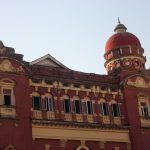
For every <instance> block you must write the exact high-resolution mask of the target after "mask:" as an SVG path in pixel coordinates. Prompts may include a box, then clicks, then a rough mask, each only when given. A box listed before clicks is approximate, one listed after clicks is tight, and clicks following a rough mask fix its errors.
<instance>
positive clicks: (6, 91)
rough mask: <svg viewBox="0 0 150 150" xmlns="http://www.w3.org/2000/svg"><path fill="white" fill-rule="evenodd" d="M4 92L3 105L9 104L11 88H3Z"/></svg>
mask: <svg viewBox="0 0 150 150" xmlns="http://www.w3.org/2000/svg"><path fill="white" fill-rule="evenodd" d="M3 94H4V105H6V106H10V105H11V89H3Z"/></svg>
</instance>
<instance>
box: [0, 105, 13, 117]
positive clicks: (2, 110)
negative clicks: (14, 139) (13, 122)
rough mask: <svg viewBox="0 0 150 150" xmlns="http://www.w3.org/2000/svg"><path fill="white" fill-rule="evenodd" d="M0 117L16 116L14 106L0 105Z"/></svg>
mask: <svg viewBox="0 0 150 150" xmlns="http://www.w3.org/2000/svg"><path fill="white" fill-rule="evenodd" d="M0 117H2V118H15V117H16V108H15V106H5V105H1V106H0Z"/></svg>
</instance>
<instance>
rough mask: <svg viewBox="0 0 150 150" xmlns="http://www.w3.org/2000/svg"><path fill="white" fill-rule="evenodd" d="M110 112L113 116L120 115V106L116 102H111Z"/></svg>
mask: <svg viewBox="0 0 150 150" xmlns="http://www.w3.org/2000/svg"><path fill="white" fill-rule="evenodd" d="M112 114H113V116H120V107H119V105H118V104H112Z"/></svg>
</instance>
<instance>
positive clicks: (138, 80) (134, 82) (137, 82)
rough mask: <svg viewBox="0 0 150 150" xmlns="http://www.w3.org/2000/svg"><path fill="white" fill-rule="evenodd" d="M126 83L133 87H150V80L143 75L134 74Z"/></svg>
mask: <svg viewBox="0 0 150 150" xmlns="http://www.w3.org/2000/svg"><path fill="white" fill-rule="evenodd" d="M126 84H127V85H128V86H133V87H139V88H150V80H149V79H147V78H145V77H143V76H134V77H132V78H129V79H128V80H127V82H126Z"/></svg>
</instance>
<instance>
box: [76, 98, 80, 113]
mask: <svg viewBox="0 0 150 150" xmlns="http://www.w3.org/2000/svg"><path fill="white" fill-rule="evenodd" d="M75 112H76V113H77V114H80V113H81V101H80V100H75Z"/></svg>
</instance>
